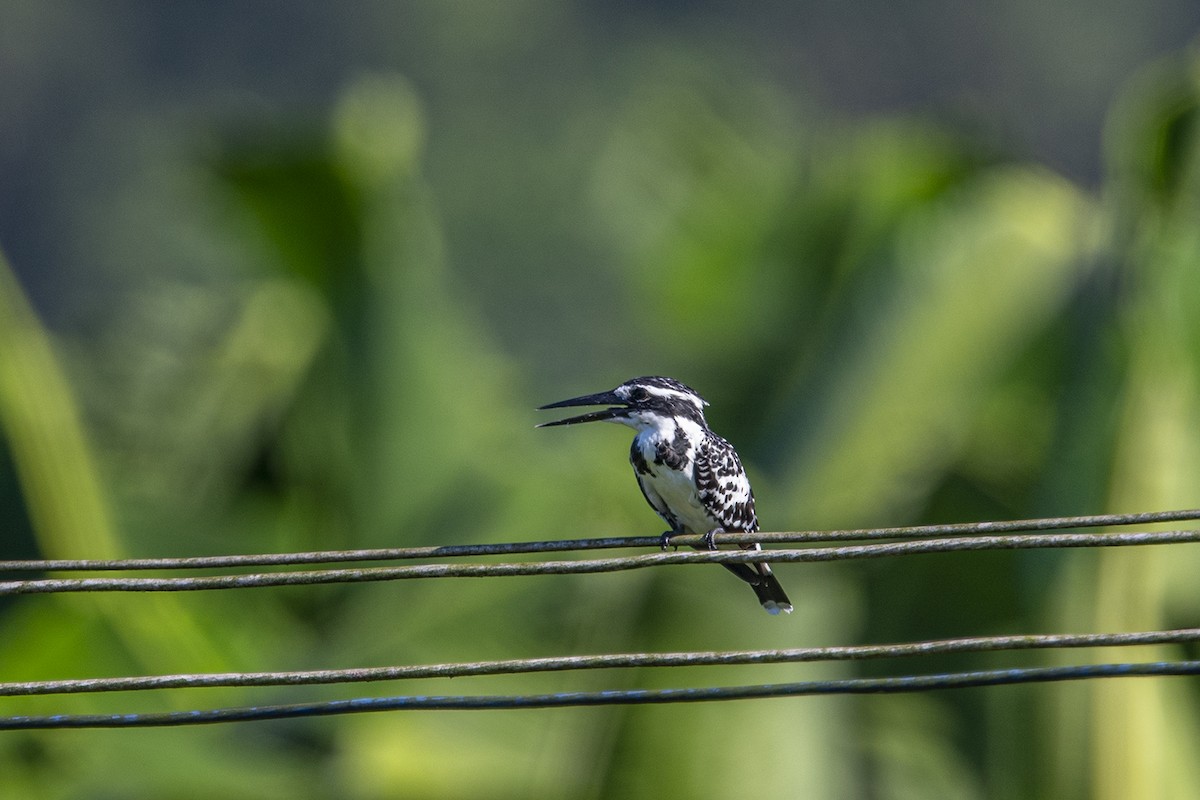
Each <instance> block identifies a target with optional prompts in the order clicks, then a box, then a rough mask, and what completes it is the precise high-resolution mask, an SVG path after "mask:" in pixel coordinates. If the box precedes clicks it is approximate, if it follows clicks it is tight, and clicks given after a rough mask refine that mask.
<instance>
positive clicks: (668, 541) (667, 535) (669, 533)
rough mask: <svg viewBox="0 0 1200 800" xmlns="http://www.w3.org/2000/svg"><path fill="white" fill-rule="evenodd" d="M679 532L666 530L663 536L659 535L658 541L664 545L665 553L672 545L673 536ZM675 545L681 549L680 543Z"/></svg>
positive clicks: (677, 548) (660, 544)
mask: <svg viewBox="0 0 1200 800" xmlns="http://www.w3.org/2000/svg"><path fill="white" fill-rule="evenodd" d="M677 533H679V532H678V531H666V532H665V533H663V535H662V536H661V537H659V540H658V543H659V546H660V547H662V549H663V552H664V553H665V552H667V548H668V547H671V546H672V545H671V537H673V536H675V535H676V534H677ZM674 547H675V549H676V550H679V545H675V546H674Z"/></svg>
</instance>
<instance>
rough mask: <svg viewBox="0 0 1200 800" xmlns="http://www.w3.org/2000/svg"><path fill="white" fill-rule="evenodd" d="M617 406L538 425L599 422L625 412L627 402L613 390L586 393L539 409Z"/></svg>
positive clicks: (546, 426) (543, 426) (541, 426)
mask: <svg viewBox="0 0 1200 800" xmlns="http://www.w3.org/2000/svg"><path fill="white" fill-rule="evenodd" d="M605 405H608V406H612V405H615V406H617V407H616V408H602V409H600V410H598V411H589V412H588V413H586V414H580V415H579V416H577V417H567V418H566V419H560V420H557V421H555V422H543V423H542V424H541V425H538V426H537V427H539V428H549V427H552V426H554V425H574V424H576V423H578V422H598V421H600V420H606V419H612V418H613V417H616V416H619V415H620V414H622V413H624V412H625V402H624V401H623V400H621V398H619V397H617V396H616V395H615V394H613V393H612V392H600V393H599V394H585V395H584V396H583V397H572V398H571V399H570V400H559V401H558V402H557V403H550V404H548V405H544V406H539V407H538V410H539V411H542V410H545V409H547V408H572V407H574V406H605Z"/></svg>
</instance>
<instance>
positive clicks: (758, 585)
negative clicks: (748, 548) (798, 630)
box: [721, 564, 792, 614]
mask: <svg viewBox="0 0 1200 800" xmlns="http://www.w3.org/2000/svg"><path fill="white" fill-rule="evenodd" d="M721 566H723V567H724V568H725V569H727V570H729V571H730V572H732V573H733V574H734V575H737V576H738V577H739V578H741V579H742V580H744V581H745V582H746V583H748V584H750V588H751V589H753V590H754V594H756V595H757V596H758V602H760V603H762V607H763V608H765V609H766V610H767V613H768V614H778V613H779V612H780V611H782V612H783V613H785V614H790V613H792V601H791V600H789V599H788V596H787V592H785V591H784V590H783V586H781V585H780V583H779V579H778V578H776V577H775V574H774V573H773V572H771V567H770V566H769V565H768V564H722V565H721Z"/></svg>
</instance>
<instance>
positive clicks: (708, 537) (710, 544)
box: [704, 528, 725, 550]
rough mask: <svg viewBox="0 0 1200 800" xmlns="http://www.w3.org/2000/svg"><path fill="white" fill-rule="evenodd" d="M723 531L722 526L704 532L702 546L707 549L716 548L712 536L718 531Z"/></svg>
mask: <svg viewBox="0 0 1200 800" xmlns="http://www.w3.org/2000/svg"><path fill="white" fill-rule="evenodd" d="M724 532H725V529H724V528H713V529H712V530H711V531H709V532H708V533H706V534H704V546H705V547H707V548H708V549H709V550H716V549H717V543H716V542H715V541H713V537H714V536H716V535H717V534H718V533H724Z"/></svg>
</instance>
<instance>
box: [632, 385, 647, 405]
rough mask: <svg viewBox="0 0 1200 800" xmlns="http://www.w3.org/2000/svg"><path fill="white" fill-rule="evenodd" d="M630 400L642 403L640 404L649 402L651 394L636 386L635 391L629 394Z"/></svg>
mask: <svg viewBox="0 0 1200 800" xmlns="http://www.w3.org/2000/svg"><path fill="white" fill-rule="evenodd" d="M629 399H630V400H633V401H634V402H638V403H640V402H642V401H643V400H649V399H650V393H649V392H648V391H646V390H645V389H643V388H642V387H640V386H636V387H634V389H633V390H632V391H631V392H630V393H629Z"/></svg>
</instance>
